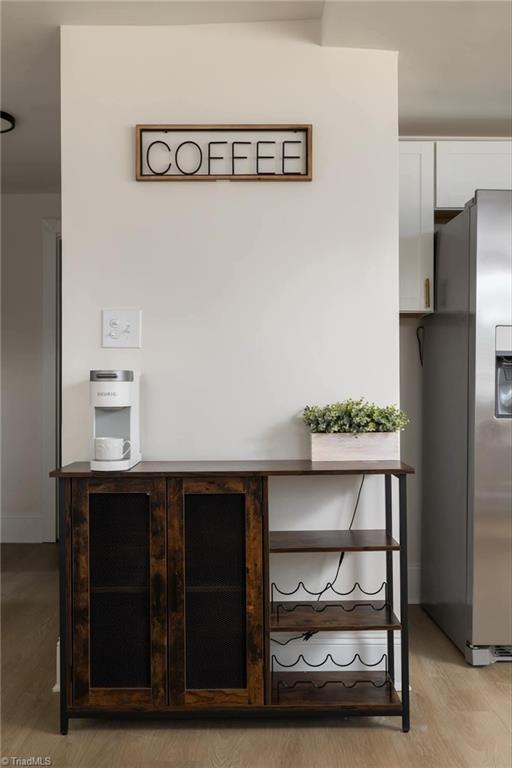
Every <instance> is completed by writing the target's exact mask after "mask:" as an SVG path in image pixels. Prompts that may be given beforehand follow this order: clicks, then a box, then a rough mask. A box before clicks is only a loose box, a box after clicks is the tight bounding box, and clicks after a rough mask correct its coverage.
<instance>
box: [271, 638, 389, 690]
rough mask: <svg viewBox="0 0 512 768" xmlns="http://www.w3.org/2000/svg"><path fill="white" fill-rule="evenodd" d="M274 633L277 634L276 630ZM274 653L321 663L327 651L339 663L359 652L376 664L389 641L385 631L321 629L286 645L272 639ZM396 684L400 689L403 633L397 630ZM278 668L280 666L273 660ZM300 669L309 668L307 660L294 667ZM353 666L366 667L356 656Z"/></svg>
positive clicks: (332, 667) (290, 659)
mask: <svg viewBox="0 0 512 768" xmlns="http://www.w3.org/2000/svg"><path fill="white" fill-rule="evenodd" d="M274 637H276V635H275V634H274ZM287 637H289V636H288V635H285V634H284V633H283V634H281V633H279V636H278V637H277V639H278V640H281V641H284V640H286V639H287ZM270 646H271V654H272V655H273V656H275V657H276V658H277V659H278V660H279V661H280V662H282V663H283V664H292V663H293V662H294V661H296V660H297V659H298V657H299V655H300V654H302V655H303V656H304V658H305V659H306V660H307V661H308V662H311V663H313V664H319V663H320V662H321V661H323V660H324V659H325V658H326V656H327V654H329V653H330V654H331V655H332V658H333V659H334V660H335V661H336V662H338V663H339V664H346V663H348V662H349V661H351V660H352V659H353V657H354V656H355V654H356V653H358V654H359V655H360V656H361V659H362V660H363V661H364V662H366V663H368V664H375V663H376V662H377V661H379V659H381V657H382V656H383V655H384V654H386V653H387V642H386V633H385V632H343V633H340V634H338V635H334V636H333V635H332V633H329V632H319V633H318V634H317V635H313V637H312V638H311V639H310V640H294V641H292V642H291V643H289V644H288V645H286V646H280V645H278V644H277V643H275V642H273V643H271V644H270ZM394 648H395V688H396V690H397V691H399V690H401V685H402V683H401V673H400V633H399V632H396V633H395V643H394ZM274 667H275V669H279V668H280V667H279V666H278V665H277V664H276V663H274ZM294 668H295V669H297V670H300V669H307V665H306V664H305V663H304V662H302V661H301V662H300V663H298V664H297V666H296V667H294ZM350 668H351V670H359V669H364V666H363V665H362V664H360V663H359V660H355V661H354V663H353V664H352V665H351V667H350ZM324 669H326V670H333V671H334V670H336V665H335V664H332V663H331V662H330V660H328V661H327V662H326V664H325V667H324ZM375 669H376V670H381V669H385V661H382V662H381V664H379V665H378V666H376V667H375Z"/></svg>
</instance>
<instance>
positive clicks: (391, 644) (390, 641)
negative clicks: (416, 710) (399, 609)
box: [384, 475, 395, 685]
mask: <svg viewBox="0 0 512 768" xmlns="http://www.w3.org/2000/svg"><path fill="white" fill-rule="evenodd" d="M384 483H385V499H386V533H387V534H388V536H392V535H393V502H392V498H391V475H384ZM393 592H394V590H393V552H389V551H388V552H386V603H387V604H388V605H389V607H390V608H391V611H393V602H394V596H393ZM387 648H388V672H389V676H390V677H391V680H392V681H393V685H394V684H395V633H394V631H393V630H389V631H388V633H387Z"/></svg>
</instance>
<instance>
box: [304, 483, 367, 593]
mask: <svg viewBox="0 0 512 768" xmlns="http://www.w3.org/2000/svg"><path fill="white" fill-rule="evenodd" d="M365 477H366V475H363V477H362V479H361V484H360V486H359V491H358V493H357V499H356V503H355V506H354V511H353V513H352V520H351V521H350V525H349V527H348V530H349V531H351V530H352V526H353V525H354V520H355V517H356V512H357V508H358V506H359V499H360V498H361V491H362V490H363V485H364V479H365ZM344 559H345V552H342V553H341V554H340V559H339V561H338V567H337V569H336V575H335V577H334V579H333V580H332V581H328V582H327V584H326V585H325V589H323V590H322V591H321V592H320V594H319V595H318V597H317V598H316V599H317V601H318V600H320V598H321V597H322V595H323V594H325V592H328V591H329V590H330V588H331V587H333V586H334V585H335V584H336V582H337V580H338V576H339V575H340V569H341V564H342V562H343V560H344Z"/></svg>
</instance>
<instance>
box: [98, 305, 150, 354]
mask: <svg viewBox="0 0 512 768" xmlns="http://www.w3.org/2000/svg"><path fill="white" fill-rule="evenodd" d="M101 346H102V347H122V348H123V349H126V348H132V349H133V348H137V347H141V346H142V310H140V309H104V310H102V313H101Z"/></svg>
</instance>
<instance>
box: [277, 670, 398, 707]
mask: <svg viewBox="0 0 512 768" xmlns="http://www.w3.org/2000/svg"><path fill="white" fill-rule="evenodd" d="M272 703H273V704H280V705H294V706H297V707H304V706H336V707H341V708H347V709H360V710H365V709H369V710H372V711H374V710H379V711H381V712H382V714H383V715H385V714H400V713H401V711H402V709H401V707H402V705H401V701H400V698H399V697H398V694H397V692H396V691H395V689H394V686H393V684H392V682H391V680H390V678H389V675H388V674H387V673H386V672H371V673H369V672H367V671H364V670H363V671H360V672H311V671H309V670H308V671H306V672H274V674H273V676H272Z"/></svg>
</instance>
